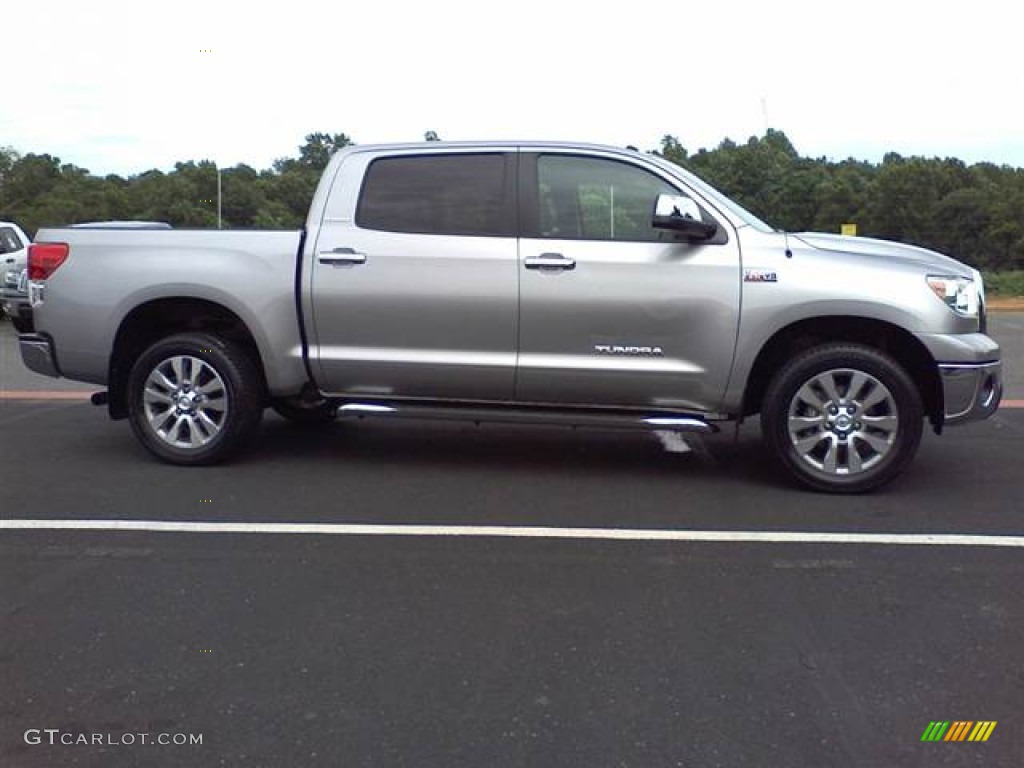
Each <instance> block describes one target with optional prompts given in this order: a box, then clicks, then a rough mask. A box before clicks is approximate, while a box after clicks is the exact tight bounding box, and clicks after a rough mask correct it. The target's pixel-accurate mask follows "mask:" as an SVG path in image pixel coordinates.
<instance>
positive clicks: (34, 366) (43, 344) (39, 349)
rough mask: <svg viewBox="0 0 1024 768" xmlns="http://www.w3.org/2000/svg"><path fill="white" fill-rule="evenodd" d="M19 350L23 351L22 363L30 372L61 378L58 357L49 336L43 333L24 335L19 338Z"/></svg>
mask: <svg viewBox="0 0 1024 768" xmlns="http://www.w3.org/2000/svg"><path fill="white" fill-rule="evenodd" d="M18 349H19V350H20V351H21V361H22V362H23V363H25V367H26V368H28V369H29V370H30V371H35V372H36V373H41V374H43V376H52V377H53V378H56V379H59V378H60V375H61V374H60V368H58V367H57V355H56V353H55V352H54V350H53V341H52V340H51V339H50V337H49V336H44V335H43V334H41V333H23V334H21V335H20V336H18Z"/></svg>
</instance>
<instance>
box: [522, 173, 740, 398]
mask: <svg viewBox="0 0 1024 768" xmlns="http://www.w3.org/2000/svg"><path fill="white" fill-rule="evenodd" d="M520 178H521V180H522V181H521V183H522V184H523V185H525V186H524V188H523V189H522V193H521V205H522V206H523V226H524V233H523V234H524V237H523V239H522V240H521V242H520V264H519V275H520V292H521V295H520V331H519V334H520V335H519V363H518V373H517V379H516V399H517V400H519V401H521V402H531V403H550V404H562V405H569V404H575V405H607V406H619V407H640V408H643V407H647V408H651V407H655V408H664V409H678V410H691V411H692V410H698V411H710V410H713V409H714V408H715V407H716V406H717V404H718V403H719V401H720V400H721V397H722V395H723V393H724V391H725V387H726V383H727V380H728V375H729V370H730V367H731V364H732V354H733V350H734V348H735V340H736V331H737V323H738V310H739V292H740V275H739V270H740V259H739V247H738V245H737V239H736V235H735V232H734V231H733V230H732V229H731V228H730V227H729V226H728V224H727V223H726V222H725V221H724V220H718V219H715V220H716V221H718V223H719V227H720V229H719V233H718V235H717V236H716V237H715V238H713V239H712V240H710V241H708V242H706V243H701V244H696V243H691V242H688V241H686V240H685V239H682V237H681V236H680V235H679V234H676V233H674V232H670V231H666V230H661V229H655V228H653V227H652V226H651V220H652V214H653V212H654V206H655V201H656V199H657V196H658V195H659V194H672V195H689V196H691V197H692V196H693V195H692V193H690V192H688V191H687V190H685V189H681V188H680V185H679V184H678V182H676V181H675V180H673V179H671V177H668V176H666V175H665V174H663V173H661V172H660V171H659V169H657V167H656V166H653V165H650V166H645V165H643V163H642V160H638V162H637V163H631V162H626V161H623V160H621V159H613V158H612V157H601V156H598V155H587V154H568V153H567V154H561V153H550V154H546V153H540V154H525V153H524V154H523V156H522V158H521V172H520ZM702 213H703V215H705V216H711V214H710V213H708V212H707V211H706V210H705V209H704V208H703V207H702Z"/></svg>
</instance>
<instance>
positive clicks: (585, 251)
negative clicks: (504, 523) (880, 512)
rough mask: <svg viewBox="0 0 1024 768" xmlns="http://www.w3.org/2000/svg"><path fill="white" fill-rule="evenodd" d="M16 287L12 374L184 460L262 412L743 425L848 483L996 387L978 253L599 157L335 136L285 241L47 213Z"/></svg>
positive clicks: (813, 477) (691, 427)
mask: <svg viewBox="0 0 1024 768" xmlns="http://www.w3.org/2000/svg"><path fill="white" fill-rule="evenodd" d="M28 291H29V303H30V305H31V316H30V324H31V327H30V328H29V329H28V330H29V332H28V333H23V334H22V335H21V336H20V337H19V342H20V349H21V354H22V358H23V360H24V362H25V364H26V365H27V366H28V367H29V368H31V369H32V370H34V371H37V372H39V373H43V374H46V375H49V376H64V377H67V378H70V379H77V380H80V381H85V382H91V383H94V384H97V385H100V386H103V387H105V388H106V390H105V391H102V392H98V393H97V394H96V395H95V396H94V398H93V401H94V402H96V403H99V404H106V405H107V407H108V409H109V413H110V415H111V416H112V417H113V418H115V419H118V418H127V419H128V420H129V422H130V424H131V426H132V429H133V431H134V432H135V434H136V436H137V437H138V438H139V440H140V441H141V442H142V444H143V445H144V446H145V447H146V448H147V449H148V450H149V451H150V452H152V453H153V454H155V455H156V456H158V457H159V458H161V459H163V460H165V461H169V462H173V463H175V464H208V463H212V462H216V461H220V460H222V459H225V458H227V457H228V456H230V455H232V454H234V453H235V452H236V451H238V450H239V449H241V448H243V447H245V446H246V444H247V443H248V442H250V438H251V437H252V436H253V434H254V432H255V430H256V429H257V427H258V424H259V422H260V418H261V415H262V413H263V410H264V409H265V408H267V407H272V408H274V409H275V410H277V411H278V412H279V413H280V414H282V415H283V416H285V417H286V418H288V419H291V420H293V421H296V422H300V423H304V424H319V423H327V422H329V421H331V420H333V419H335V418H337V417H338V416H339V415H340V416H360V417H368V416H373V417H385V418H386V417H402V416H409V417H425V418H442V419H467V420H472V421H477V422H480V421H516V422H524V423H539V424H562V425H574V426H594V427H601V428H605V427H613V428H615V427H618V428H634V429H648V430H668V431H676V432H697V433H702V432H703V433H707V432H714V431H716V430H717V429H719V427H720V425H721V424H722V423H723V422H726V421H741V420H743V419H745V418H748V417H751V416H753V415H755V414H760V418H761V428H762V432H763V435H764V440H765V443H766V445H767V446H768V447H769V448H770V452H771V454H772V455H773V456H774V457H775V458H776V459H777V460H778V462H779V463H780V464H781V466H783V467H784V468H785V469H786V470H788V472H789V473H790V474H791V475H792V476H793V477H794V478H795V479H796V480H798V481H800V482H802V483H803V484H805V485H807V486H810V487H812V488H815V489H819V490H824V491H833V492H840V493H844V492H845V493H851V492H860V491H866V490H869V489H872V488H876V487H878V486H880V485H881V484H883V483H885V482H887V481H889V480H891V479H892V478H894V477H895V476H896V475H898V474H899V473H900V472H901V471H902V470H903V469H904V468H905V467H906V466H907V465H908V463H909V462H910V461H911V460H912V458H913V457H914V454H915V452H916V451H917V448H918V444H919V442H920V440H921V435H922V431H923V427H924V423H925V421H926V420H927V422H928V423H929V424H930V425H931V427H932V428H933V429H934V430H935V431H936V432H941V431H942V430H943V428H944V427H945V426H948V425H954V424H960V423H963V422H968V421H971V420H977V419H984V418H987V417H988V416H990V415H991V414H992V413H994V412H995V410H996V408H997V407H998V405H999V399H1000V396H1001V391H1002V385H1001V368H1000V350H999V347H998V345H997V344H996V343H995V342H993V341H992V339H990V338H989V337H988V336H987V335H986V334H985V294H984V289H983V285H982V279H981V275H980V274H979V273H978V272H977V270H975V269H972V268H971V267H969V266H966V265H964V264H962V263H960V262H958V261H955V260H954V259H952V258H949V257H946V256H943V255H940V254H938V253H934V252H932V251H928V250H924V249H922V248H918V247H913V246H909V245H902V244H898V243H892V242H886V241H881V240H872V239H866V238H856V237H839V236H835V235H824V234H794V233H787V232H779V231H776V230H774V229H772V228H771V227H770V226H768V225H766V224H765V223H763V222H762V221H760V220H758V219H757V218H756V217H755V216H753V215H752V214H750V213H749V212H747V211H746V210H744V209H743V208H742V207H740V206H739V205H737V204H736V203H734V202H732V201H731V200H729V199H728V198H727V197H725V196H724V195H722V194H721V193H720V192H718V191H716V190H715V189H713V188H711V187H710V186H708V185H707V184H706V183H704V182H703V181H701V180H700V179H698V178H696V177H694V176H693V175H691V174H690V173H688V172H686V171H685V170H683V169H681V168H679V167H677V166H676V165H674V164H672V163H669V162H667V161H665V160H663V159H661V158H659V157H657V156H654V155H649V154H643V153H640V152H636V151H632V150H621V149H616V148H612V147H601V146H591V145H581V144H563V143H536V142H511V143H494V142H489V143H427V144H415V145H389V146H381V145H378V146H359V147H349V148H346V149H344V150H341V151H339V152H337V153H336V154H335V155H334V156H333V158H332V159H331V161H330V164H329V165H328V167H327V169H326V170H325V172H324V175H323V178H322V179H321V181H320V184H319V186H318V188H317V190H316V193H315V195H314V198H313V201H312V205H311V208H310V211H309V215H308V218H307V221H306V225H305V228H304V229H302V230H301V231H294V232H253V231H207V230H204V231H196V230H181V231H178V230H149V229H119V228H117V227H111V228H103V227H95V228H89V229H81V228H80V229H74V228H44V229H42V230H40V231H39V232H38V234H37V236H36V242H35V243H34V244H32V245H31V246H30V250H29V280H28Z"/></svg>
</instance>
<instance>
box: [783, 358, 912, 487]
mask: <svg viewBox="0 0 1024 768" xmlns="http://www.w3.org/2000/svg"><path fill="white" fill-rule="evenodd" d="M899 426H900V422H899V412H898V410H897V408H896V399H895V398H894V397H893V394H892V392H890V391H889V389H888V388H887V387H886V386H885V385H884V384H883V383H882V382H881V381H879V380H878V379H876V378H875V377H874V376H871V375H870V374H867V373H864V372H863V371H858V370H854V369H851V368H836V369H832V370H828V371H824V372H822V373H819V374H817V375H815V376H814V378H812V379H809V380H808V381H807V382H806V383H804V385H803V386H802V387H800V388H799V389H798V390H797V392H796V394H795V395H793V399H792V400H791V401H790V403H789V413H788V430H789V439H790V441H791V442H792V444H793V447H794V448H795V450H796V452H797V454H798V455H799V457H800V458H801V459H802V460H803V461H805V462H806V463H807V464H809V465H810V466H812V467H813V468H815V469H817V470H818V471H820V472H825V473H826V474H829V475H844V476H849V475H857V474H859V473H861V472H865V471H867V470H869V469H871V468H872V467H873V466H875V465H876V464H878V463H879V462H880V461H882V460H883V459H884V458H885V457H886V456H887V455H888V454H889V452H890V451H891V450H892V449H893V446H894V444H895V441H896V436H897V434H898V432H899Z"/></svg>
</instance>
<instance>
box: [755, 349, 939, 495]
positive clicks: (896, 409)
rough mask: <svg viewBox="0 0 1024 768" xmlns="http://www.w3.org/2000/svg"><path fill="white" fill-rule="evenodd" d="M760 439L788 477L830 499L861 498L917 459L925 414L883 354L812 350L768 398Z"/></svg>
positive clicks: (778, 379)
mask: <svg viewBox="0 0 1024 768" xmlns="http://www.w3.org/2000/svg"><path fill="white" fill-rule="evenodd" d="M761 423H762V427H763V430H764V438H765V441H766V442H767V444H768V445H769V447H770V448H771V449H772V452H773V453H774V454H775V456H776V457H777V458H778V459H779V461H780V462H781V463H782V465H783V466H784V467H785V468H786V469H787V470H788V471H789V473H790V474H791V475H792V476H793V477H795V478H796V479H797V480H799V481H800V482H801V483H803V484H804V485H807V486H810V487H811V488H814V489H816V490H819V491H828V492H831V493H863V492H865V491H870V490H872V489H874V488H878V487H879V486H881V485H883V484H885V483H887V482H889V481H890V480H892V479H893V478H895V477H896V476H897V475H899V474H900V473H901V472H902V471H903V470H904V469H905V468H906V467H907V465H908V464H909V463H910V462H911V460H912V459H913V458H914V455H915V454H916V453H917V448H918V445H919V444H920V442H921V432H922V430H923V426H924V408H923V406H922V404H921V396H920V394H919V392H918V390H917V387H916V386H915V385H914V382H913V381H912V380H911V379H910V377H909V376H908V375H907V373H906V371H904V370H903V368H902V367H900V365H899V364H898V363H897V362H896V361H895V360H893V359H892V358H890V357H889V356H888V355H885V354H883V353H882V352H879V351H878V350H875V349H872V348H870V347H866V346H861V345H857V344H828V345H824V346H820V347H815V348H814V349H811V350H809V351H807V352H804V353H803V354H801V355H800V356H798V357H796V358H795V359H793V360H791V361H790V362H789V363H787V364H786V365H784V366H783V367H782V368H781V369H780V370H779V371H778V373H776V375H775V377H774V378H773V379H772V381H771V383H770V384H769V385H768V390H767V392H766V393H765V398H764V403H763V406H762V409H761Z"/></svg>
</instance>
